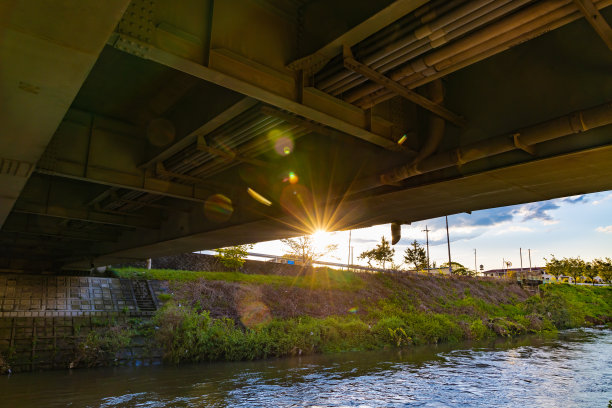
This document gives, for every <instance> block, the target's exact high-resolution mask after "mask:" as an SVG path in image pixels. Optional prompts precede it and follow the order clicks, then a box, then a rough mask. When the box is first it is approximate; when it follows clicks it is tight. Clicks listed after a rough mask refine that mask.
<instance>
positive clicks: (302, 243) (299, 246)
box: [281, 235, 338, 265]
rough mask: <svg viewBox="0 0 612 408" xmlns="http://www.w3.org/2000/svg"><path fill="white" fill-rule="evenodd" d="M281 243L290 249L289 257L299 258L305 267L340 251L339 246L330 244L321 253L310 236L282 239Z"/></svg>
mask: <svg viewBox="0 0 612 408" xmlns="http://www.w3.org/2000/svg"><path fill="white" fill-rule="evenodd" d="M281 242H282V243H283V244H285V245H287V246H288V247H289V255H291V256H293V257H295V258H298V259H299V260H301V261H302V263H303V264H304V265H308V264H311V263H312V262H313V261H315V260H316V259H318V258H321V257H322V256H325V255H327V254H329V253H330V252H333V251H335V250H336V249H338V244H330V245H327V246H326V247H325V248H323V249H322V250H320V251H319V250H317V248H315V245H314V240H313V238H312V236H310V235H306V236H303V237H298V238H287V239H281Z"/></svg>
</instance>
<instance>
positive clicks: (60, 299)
mask: <svg viewBox="0 0 612 408" xmlns="http://www.w3.org/2000/svg"><path fill="white" fill-rule="evenodd" d="M146 284H147V285H148V287H149V288H150V292H151V293H152V295H153V296H152V297H153V300H154V303H155V304H157V295H158V294H159V293H160V292H163V289H162V285H161V283H160V282H158V281H147V282H146ZM154 313H155V312H154V311H150V310H147V311H144V310H140V309H139V307H138V301H137V299H136V297H135V295H134V290H133V286H132V282H131V281H129V280H127V279H113V278H103V277H83V276H44V275H23V274H3V275H0V357H1V358H2V360H4V361H5V362H6V361H8V362H9V363H10V367H11V370H12V371H13V372H19V371H31V370H36V369H50V368H69V367H70V366H71V364H73V362H74V361H75V356H77V354H78V344H79V343H80V342H81V341H83V339H85V338H86V337H87V334H88V333H89V332H90V331H92V330H96V329H97V328H99V327H100V325H101V324H105V323H104V322H114V323H121V322H124V323H125V322H126V321H128V320H129V319H149V318H150V317H151V316H152V315H153V314H154ZM108 359H109V363H110V364H151V363H156V362H160V361H161V352H159V351H155V350H152V349H151V348H150V347H144V346H143V345H142V344H141V345H136V344H134V345H132V346H130V347H129V348H127V349H123V350H121V351H120V353H117V355H112V356H108ZM1 369H2V367H0V373H1V372H2V370H1Z"/></svg>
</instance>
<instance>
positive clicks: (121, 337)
mask: <svg viewBox="0 0 612 408" xmlns="http://www.w3.org/2000/svg"><path fill="white" fill-rule="evenodd" d="M114 273H115V275H116V277H119V278H122V279H137V280H142V279H155V281H149V284H150V285H153V286H155V287H158V288H159V291H156V293H157V300H158V301H159V302H161V303H163V306H162V307H161V308H160V309H159V310H157V311H156V312H155V313H153V315H152V317H151V318H134V317H131V318H130V317H126V316H125V315H124V316H123V317H122V313H118V318H108V319H94V320H95V321H94V320H92V319H91V318H90V320H92V321H91V322H90V323H91V327H88V330H87V332H86V333H84V331H83V329H82V328H81V329H80V333H78V334H79V335H80V337H79V336H75V337H74V341H73V342H74V344H73V345H72V344H71V347H72V348H67V350H71V351H69V353H71V356H70V358H69V364H68V365H69V366H70V367H92V366H101V365H109V364H110V365H113V364H128V365H129V364H134V363H135V364H149V363H155V362H158V361H159V357H160V356H161V355H163V359H164V361H166V362H171V363H184V362H200V361H217V360H228V361H235V360H256V359H264V358H270V357H282V356H294V355H305V354H315V353H331V352H342V351H361V350H377V349H394V348H405V347H413V346H418V345H426V344H438V343H455V342H459V341H462V340H466V339H468V340H472V339H473V340H481V339H487V338H494V337H496V336H497V337H512V336H518V335H521V334H525V333H551V332H555V331H556V330H559V329H565V328H572V327H581V326H591V325H596V324H606V323H609V322H610V321H612V288H609V287H586V286H578V287H576V286H570V285H545V286H542V287H541V289H540V293H539V294H537V295H533V294H531V293H528V292H527V291H525V290H523V289H522V288H520V287H519V286H518V285H516V283H513V282H508V281H503V280H494V279H474V278H467V277H445V276H423V275H414V274H402V273H399V274H358V273H352V272H347V271H336V270H331V269H325V268H322V269H313V270H308V271H306V272H304V273H302V274H297V275H295V276H288V275H283V276H278V275H270V274H265V275H264V274H252V273H251V274H248V273H236V272H188V271H169V270H145V269H134V268H125V269H118V270H116V271H115V272H114ZM122 282H125V281H122ZM151 282H153V283H151ZM73 320H74V319H73ZM12 324H13V326H15V322H12ZM75 332H76V331H75V330H74V328H73V329H72V334H73V335H74V334H75ZM55 334H56V333H55ZM54 338H55V337H54ZM55 341H56V340H54V342H55ZM39 342H40V340H39ZM34 343H36V340H33V341H32V345H31V346H28V347H31V348H32V349H34V347H35V345H34ZM134 346H137V347H138V352H137V353H135V352H134ZM36 347H39V345H36ZM52 351H53V350H51V349H50V352H52ZM1 357H3V362H2V361H0V363H2V364H0V366H2V367H4V370H6V369H7V368H8V367H10V365H11V363H12V360H11V355H4V356H1ZM68 365H67V366H68ZM1 369H2V368H1V367H0V370H1Z"/></svg>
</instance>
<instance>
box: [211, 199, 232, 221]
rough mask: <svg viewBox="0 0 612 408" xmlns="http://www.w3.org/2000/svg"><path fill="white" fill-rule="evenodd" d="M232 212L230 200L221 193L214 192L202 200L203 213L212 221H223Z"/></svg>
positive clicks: (228, 217)
mask: <svg viewBox="0 0 612 408" xmlns="http://www.w3.org/2000/svg"><path fill="white" fill-rule="evenodd" d="M233 213H234V206H233V205H232V200H231V199H229V198H228V197H226V196H224V195H223V194H214V195H212V196H210V197H208V199H207V200H206V201H205V202H204V215H205V216H206V218H207V219H209V220H210V221H214V222H225V221H227V220H229V219H230V218H231V216H232V214H233Z"/></svg>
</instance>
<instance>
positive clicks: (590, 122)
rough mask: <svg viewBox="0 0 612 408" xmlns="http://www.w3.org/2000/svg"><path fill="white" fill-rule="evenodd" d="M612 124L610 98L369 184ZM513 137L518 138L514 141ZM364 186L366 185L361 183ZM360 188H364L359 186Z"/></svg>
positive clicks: (392, 181)
mask: <svg viewBox="0 0 612 408" xmlns="http://www.w3.org/2000/svg"><path fill="white" fill-rule="evenodd" d="M610 124H612V102H608V103H605V104H603V105H599V106H596V107H593V108H589V109H585V110H582V111H577V112H573V113H570V114H568V115H564V116H561V117H558V118H555V119H551V120H549V121H546V122H542V123H540V124H537V125H534V126H530V127H526V128H523V129H520V130H518V131H516V132H512V133H511V134H508V135H503V136H498V137H494V138H491V139H487V140H483V141H479V142H474V143H470V144H467V145H465V146H461V147H458V148H456V149H453V150H449V151H446V152H442V153H438V154H435V155H433V156H430V157H428V158H426V159H424V160H422V161H421V162H419V163H414V162H413V163H410V164H407V165H403V166H399V167H396V168H394V169H392V170H390V171H387V172H385V173H383V174H381V175H380V177H379V180H378V181H377V182H375V183H372V184H371V185H370V186H369V188H370V189H371V188H375V187H379V186H381V185H387V184H391V185H392V184H397V183H399V182H400V181H402V180H405V179H407V178H410V177H414V176H416V175H419V174H424V173H429V172H432V171H436V170H441V169H445V168H449V167H453V166H457V165H461V164H464V163H468V162H472V161H475V160H479V159H483V158H485V157H490V156H494V155H497V154H501V153H505V152H509V151H511V150H514V149H517V148H524V147H528V148H531V147H533V146H534V145H537V144H538V143H543V142H546V141H549V140H553V139H557V138H559V137H563V136H568V135H571V134H575V133H580V132H585V131H587V130H589V129H594V128H598V127H601V126H606V125H610ZM515 139H517V141H516V142H515ZM364 187H365V186H364ZM362 190H363V189H362Z"/></svg>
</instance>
